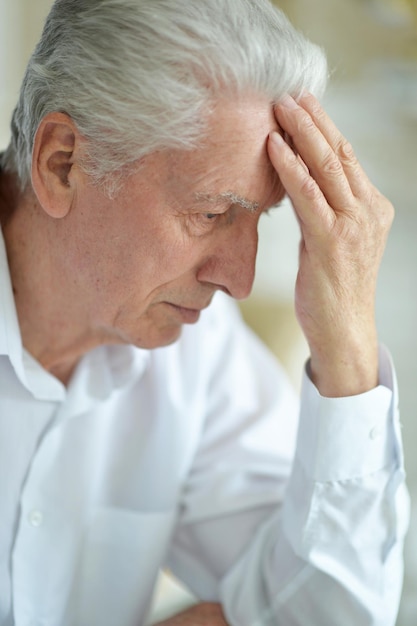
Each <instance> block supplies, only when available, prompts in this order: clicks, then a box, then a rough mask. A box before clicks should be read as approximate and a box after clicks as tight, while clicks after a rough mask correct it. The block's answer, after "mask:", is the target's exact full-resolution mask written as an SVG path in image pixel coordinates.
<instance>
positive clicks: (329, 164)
mask: <svg viewBox="0 0 417 626" xmlns="http://www.w3.org/2000/svg"><path fill="white" fill-rule="evenodd" d="M321 169H322V171H323V173H324V174H326V175H329V176H332V177H334V176H336V177H339V176H342V175H343V167H342V164H341V163H340V161H339V159H338V158H336V156H335V154H334V153H333V152H329V153H328V154H326V156H325V157H324V158H323V161H322V167H321Z"/></svg>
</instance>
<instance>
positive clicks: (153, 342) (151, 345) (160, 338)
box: [130, 325, 182, 350]
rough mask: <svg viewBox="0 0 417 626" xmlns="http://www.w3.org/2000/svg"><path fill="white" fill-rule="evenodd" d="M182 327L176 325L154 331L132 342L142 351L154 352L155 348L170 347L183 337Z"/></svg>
mask: <svg viewBox="0 0 417 626" xmlns="http://www.w3.org/2000/svg"><path fill="white" fill-rule="evenodd" d="M181 331H182V326H179V325H175V327H173V326H170V327H168V328H163V329H157V330H156V331H155V330H153V331H151V332H150V333H149V335H147V336H142V337H140V338H137V339H136V340H134V341H132V342H130V343H132V344H133V345H135V346H136V347H137V348H141V349H142V350H154V349H155V348H163V347H164V346H169V345H171V344H173V343H175V342H176V341H178V339H179V338H180V336H181Z"/></svg>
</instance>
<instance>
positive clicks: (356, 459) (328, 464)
mask: <svg viewBox="0 0 417 626" xmlns="http://www.w3.org/2000/svg"><path fill="white" fill-rule="evenodd" d="M379 357H380V358H379V372H380V384H379V386H378V387H376V388H375V389H372V390H371V391H367V392H366V393H362V394H359V395H356V396H351V397H346V398H325V397H323V396H321V395H320V394H319V392H318V390H317V388H316V387H315V386H314V385H313V383H312V382H311V380H310V379H309V378H308V375H307V373H306V371H305V372H304V377H303V385H302V395H301V412H300V424H299V430H298V442H297V453H296V457H297V459H298V462H299V463H301V465H302V466H303V468H304V470H305V472H306V474H307V475H308V476H309V477H310V478H311V479H312V480H313V481H318V482H327V481H340V480H350V479H354V478H359V477H361V476H364V475H367V474H371V473H373V472H377V471H378V470H380V469H382V468H384V467H388V466H389V465H392V464H393V462H395V461H396V460H397V461H398V460H399V459H398V456H399V454H398V453H399V452H400V451H401V442H400V441H399V428H398V424H396V422H397V411H396V403H397V398H396V395H397V393H396V384H395V376H394V371H393V367H392V364H391V361H390V357H389V354H388V352H387V351H386V350H385V349H384V348H381V349H380V355H379Z"/></svg>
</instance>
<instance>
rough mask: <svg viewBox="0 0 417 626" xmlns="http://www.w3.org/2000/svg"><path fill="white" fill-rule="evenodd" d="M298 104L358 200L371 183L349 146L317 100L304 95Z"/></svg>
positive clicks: (309, 95) (307, 94) (310, 95)
mask: <svg viewBox="0 0 417 626" xmlns="http://www.w3.org/2000/svg"><path fill="white" fill-rule="evenodd" d="M298 103H299V105H300V106H301V107H302V108H303V109H304V110H305V111H307V112H308V113H309V114H310V116H311V117H312V119H313V120H314V123H315V124H316V126H317V128H318V129H319V130H320V131H321V132H322V134H323V136H324V137H325V138H326V140H327V142H328V143H329V145H330V146H331V147H332V148H333V150H334V152H335V154H336V155H337V156H338V158H339V160H340V162H341V164H342V167H343V170H344V172H345V174H346V177H347V179H348V181H349V184H350V187H351V189H352V192H353V194H354V195H355V196H356V197H357V198H359V197H362V196H363V195H365V194H366V193H368V192H369V187H370V186H372V183H371V182H370V180H369V178H368V176H367V175H366V172H365V171H364V170H363V168H362V166H361V164H360V163H359V161H358V159H357V157H356V155H355V153H354V150H353V148H352V146H351V144H350V143H349V142H348V141H347V139H346V138H345V137H344V136H343V135H342V133H341V132H340V130H339V129H338V128H337V126H336V125H335V123H334V122H333V120H332V119H331V118H330V117H329V116H328V114H327V113H326V111H325V110H324V109H323V107H322V106H321V105H320V103H319V101H318V100H317V98H315V97H314V96H313V95H312V94H309V93H306V94H304V95H303V96H302V97H301V98H300V99H299V101H298Z"/></svg>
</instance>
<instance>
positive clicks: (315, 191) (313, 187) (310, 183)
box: [301, 177, 322, 203]
mask: <svg viewBox="0 0 417 626" xmlns="http://www.w3.org/2000/svg"><path fill="white" fill-rule="evenodd" d="M301 193H302V194H303V195H304V196H305V197H306V198H308V200H309V201H310V202H313V203H316V202H318V201H319V200H321V198H322V192H321V190H320V188H319V186H318V185H317V183H316V181H315V180H313V179H312V178H311V177H308V178H306V179H305V180H304V182H303V183H302V184H301Z"/></svg>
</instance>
